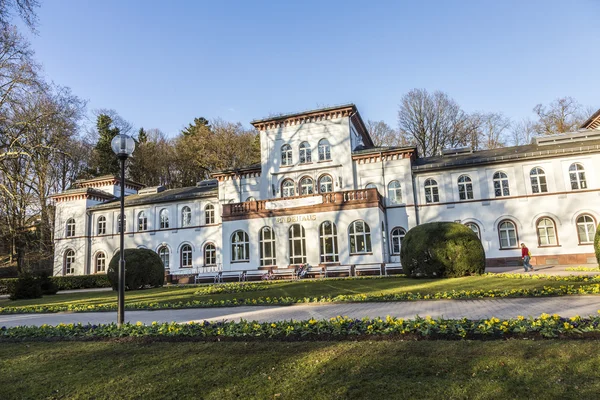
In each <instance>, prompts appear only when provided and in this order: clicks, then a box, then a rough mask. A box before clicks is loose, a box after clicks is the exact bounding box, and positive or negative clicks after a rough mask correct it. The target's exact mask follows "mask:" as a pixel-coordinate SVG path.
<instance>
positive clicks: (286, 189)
mask: <svg viewBox="0 0 600 400" xmlns="http://www.w3.org/2000/svg"><path fill="white" fill-rule="evenodd" d="M295 194H296V188H295V187H294V181H293V180H291V179H286V180H285V181H283V182H282V183H281V197H292V196H294V195H295Z"/></svg>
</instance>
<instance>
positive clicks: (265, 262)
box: [258, 226, 277, 267]
mask: <svg viewBox="0 0 600 400" xmlns="http://www.w3.org/2000/svg"><path fill="white" fill-rule="evenodd" d="M267 232H269V235H268V236H267V235H266V233H267ZM258 236H259V237H258V245H259V251H260V254H259V256H260V266H261V267H269V266H272V265H277V256H276V254H275V251H276V247H275V231H273V228H271V227H270V226H263V227H262V228H261V229H260V232H259V234H258ZM267 250H270V253H271V256H269V257H267V256H266V254H267Z"/></svg>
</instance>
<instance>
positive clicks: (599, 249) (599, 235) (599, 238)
mask: <svg viewBox="0 0 600 400" xmlns="http://www.w3.org/2000/svg"><path fill="white" fill-rule="evenodd" d="M594 249H595V250H596V261H598V265H600V225H598V228H596V236H594Z"/></svg>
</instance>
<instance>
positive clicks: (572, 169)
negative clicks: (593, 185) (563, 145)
mask: <svg viewBox="0 0 600 400" xmlns="http://www.w3.org/2000/svg"><path fill="white" fill-rule="evenodd" d="M569 181H570V182H571V190H583V189H587V187H588V186H587V180H586V179H585V168H584V167H583V164H581V163H573V164H571V166H569Z"/></svg>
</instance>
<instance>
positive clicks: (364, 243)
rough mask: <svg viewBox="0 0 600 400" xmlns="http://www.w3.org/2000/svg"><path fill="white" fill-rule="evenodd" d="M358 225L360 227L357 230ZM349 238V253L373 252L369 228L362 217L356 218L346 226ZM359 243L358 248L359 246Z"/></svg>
mask: <svg viewBox="0 0 600 400" xmlns="http://www.w3.org/2000/svg"><path fill="white" fill-rule="evenodd" d="M358 227H361V231H360V232H359V230H358ZM348 236H349V239H350V255H351V256H352V255H357V254H368V253H372V252H373V248H372V246H371V228H370V227H369V224H367V223H366V222H365V221H363V220H362V219H359V220H356V221H354V222H352V223H351V224H350V226H349V227H348ZM359 244H360V248H359Z"/></svg>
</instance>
